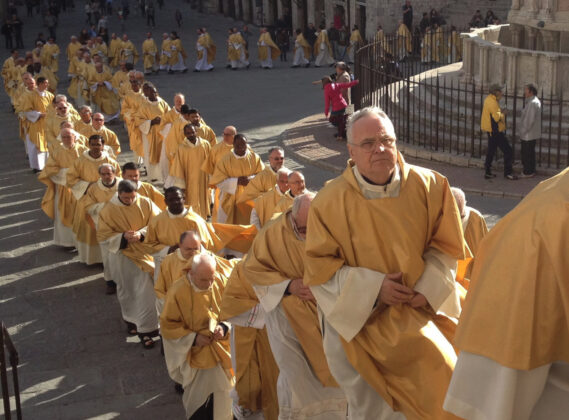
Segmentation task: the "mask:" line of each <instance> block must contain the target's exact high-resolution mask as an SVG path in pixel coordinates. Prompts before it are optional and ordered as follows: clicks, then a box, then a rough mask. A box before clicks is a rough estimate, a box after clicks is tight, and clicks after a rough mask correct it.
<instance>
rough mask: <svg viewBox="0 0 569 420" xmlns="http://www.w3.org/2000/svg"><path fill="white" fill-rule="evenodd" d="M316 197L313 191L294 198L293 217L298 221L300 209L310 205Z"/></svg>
mask: <svg viewBox="0 0 569 420" xmlns="http://www.w3.org/2000/svg"><path fill="white" fill-rule="evenodd" d="M315 196H316V194H314V193H313V192H312V191H306V192H305V193H304V194H301V195H297V196H296V197H294V201H293V202H292V217H293V218H294V219H296V216H297V215H298V212H299V211H300V209H301V208H302V207H304V206H305V205H309V204H310V203H311V202H312V200H313V199H314V197H315Z"/></svg>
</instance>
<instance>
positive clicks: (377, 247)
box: [281, 155, 494, 420]
mask: <svg viewBox="0 0 569 420" xmlns="http://www.w3.org/2000/svg"><path fill="white" fill-rule="evenodd" d="M398 159H399V162H398V163H399V168H400V176H401V179H400V190H399V192H398V195H396V196H390V197H385V198H377V199H368V198H366V197H365V196H364V195H363V194H362V189H361V187H360V185H359V183H358V180H357V179H356V175H355V174H354V170H355V168H353V167H352V165H353V163H352V162H351V161H350V162H349V163H348V167H347V168H346V170H345V171H344V173H343V174H342V175H341V176H340V177H338V178H336V179H334V180H333V181H331V182H329V183H328V184H327V185H326V186H325V187H324V188H323V189H322V190H321V191H320V192H319V193H318V195H317V196H316V198H315V199H314V201H313V202H312V206H311V208H310V215H309V218H308V228H307V229H308V232H309V234H308V236H307V241H306V260H305V264H306V272H305V276H304V283H305V284H306V285H308V286H317V285H322V284H324V283H327V282H328V281H329V280H330V279H332V278H333V276H334V275H335V274H336V272H337V271H338V270H340V269H341V268H342V267H343V266H348V267H359V268H366V269H369V270H373V271H376V272H379V273H398V272H402V273H403V284H404V285H405V286H407V287H409V288H411V289H414V288H415V286H416V283H417V280H418V279H419V278H420V277H421V276H422V275H423V273H424V270H425V260H424V255H425V253H426V252H427V251H428V250H435V251H438V252H441V253H443V254H444V255H445V256H447V257H448V258H450V259H457V260H458V259H463V258H464V238H463V235H462V228H461V226H460V216H459V213H458V209H457V207H456V204H455V202H454V200H453V196H452V193H451V191H450V188H449V185H448V181H447V180H446V178H444V177H443V176H441V175H440V174H438V173H436V172H434V171H430V170H428V169H424V168H420V167H417V166H413V165H409V164H407V163H405V162H404V160H403V158H402V157H401V155H399V158H398ZM281 252H282V251H281ZM437 273H438V272H437ZM357 280H358V278H357V277H354V280H353V281H357ZM456 285H457V286H458V284H456ZM451 286H453V288H454V287H455V285H451ZM345 287H349V284H347V286H345ZM354 287H355V286H354ZM451 290H453V289H451ZM492 318H493V319H494V314H493V315H492ZM337 325H340V321H337ZM342 328H344V327H342ZM454 328H455V324H454V322H453V321H452V320H451V319H449V318H447V317H446V316H444V315H436V314H435V313H434V311H433V310H432V309H431V307H430V306H429V305H427V306H426V307H423V308H412V307H411V306H410V305H407V304H399V305H392V306H386V305H383V304H380V305H378V306H377V307H375V309H374V310H373V311H372V312H371V315H370V316H369V318H368V319H367V320H366V321H365V322H364V324H363V326H362V328H361V329H360V330H359V331H358V332H357V333H356V334H355V336H354V337H353V338H352V339H351V340H350V341H349V342H346V341H345V339H344V338H343V337H341V336H340V339H341V342H342V345H343V348H344V351H345V353H346V356H347V358H348V360H349V362H350V364H351V365H352V366H353V367H354V368H355V369H356V370H357V371H358V372H359V374H360V375H361V376H362V377H363V378H364V379H365V381H366V382H367V383H368V384H369V385H370V386H372V387H373V388H374V389H375V391H376V392H377V393H378V394H379V395H381V397H382V398H383V399H384V400H385V401H386V402H387V403H388V404H389V405H390V406H391V407H392V408H393V409H394V410H397V411H401V412H402V413H403V414H404V415H405V416H406V417H407V419H409V420H412V419H417V420H419V419H422V420H426V419H430V420H439V419H447V418H455V417H454V416H452V415H450V414H449V413H446V412H444V411H443V408H442V406H443V401H444V398H445V394H446V391H447V388H448V384H449V381H450V378H451V375H452V372H453V369H454V364H455V362H456V354H455V352H454V349H453V347H452V346H451V344H450V342H449V341H448V340H452V336H453V333H454Z"/></svg>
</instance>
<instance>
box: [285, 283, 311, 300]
mask: <svg viewBox="0 0 569 420" xmlns="http://www.w3.org/2000/svg"><path fill="white" fill-rule="evenodd" d="M288 291H289V292H290V294H291V295H295V296H297V297H299V298H300V299H302V300H312V301H316V299H315V298H314V295H313V294H312V292H311V291H310V288H309V287H308V286H305V285H304V283H303V282H302V279H294V280H291V281H290V283H289V284H288Z"/></svg>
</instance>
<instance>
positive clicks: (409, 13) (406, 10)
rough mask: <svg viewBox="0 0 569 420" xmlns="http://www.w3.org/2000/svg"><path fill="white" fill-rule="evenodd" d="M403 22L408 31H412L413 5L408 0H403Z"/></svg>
mask: <svg viewBox="0 0 569 420" xmlns="http://www.w3.org/2000/svg"><path fill="white" fill-rule="evenodd" d="M403 23H404V24H405V26H407V29H409V31H413V6H411V2H410V1H409V0H405V4H404V5H403Z"/></svg>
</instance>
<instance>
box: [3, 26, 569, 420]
mask: <svg viewBox="0 0 569 420" xmlns="http://www.w3.org/2000/svg"><path fill="white" fill-rule="evenodd" d="M403 24H405V23H403ZM78 38H79V37H72V38H71V42H70V43H69V45H68V46H67V50H66V55H67V58H68V68H67V74H68V75H70V78H71V83H70V87H69V89H68V93H69V95H70V96H71V98H72V99H73V101H71V100H68V98H67V96H65V95H63V94H60V93H58V91H57V90H56V88H55V87H54V86H53V84H52V83H51V81H50V77H52V78H54V77H55V81H57V79H56V75H57V72H58V70H59V67H58V54H60V50H59V47H58V46H57V45H56V44H55V42H54V39H53V38H52V37H50V38H49V39H48V40H47V43H46V44H45V45H42V46H39V45H38V47H37V50H34V51H32V52H30V56H29V57H28V56H27V57H26V58H20V57H19V56H18V52H17V50H14V51H13V53H12V56H11V57H10V58H8V59H7V60H6V62H5V63H4V65H3V68H2V76H3V77H4V86H5V89H6V92H7V94H8V95H9V96H10V99H11V101H12V105H13V107H14V111H15V115H16V118H18V120H19V127H20V130H19V134H20V137H21V138H22V140H23V142H24V145H25V149H26V153H27V155H28V158H29V164H30V167H31V168H32V169H33V170H34V172H35V173H37V176H38V180H39V181H40V182H42V183H43V184H45V185H46V192H45V195H44V197H43V199H42V203H41V206H42V210H43V211H44V212H45V214H46V215H47V216H49V217H50V218H51V219H52V220H53V226H54V245H56V246H60V247H63V248H65V249H66V250H67V251H71V252H77V253H78V259H79V261H80V262H82V263H85V264H88V265H91V264H102V275H103V278H104V279H105V287H106V288H105V292H106V293H107V294H109V295H116V297H117V299H118V302H119V305H120V310H121V314H120V317H121V318H122V320H123V321H124V323H125V331H126V333H127V334H129V335H133V336H138V337H139V339H140V342H141V345H142V346H143V347H144V348H145V349H149V350H150V349H152V348H154V347H155V346H156V342H158V341H160V342H161V343H162V345H163V350H164V358H165V365H166V369H167V371H168V374H169V375H170V377H171V378H172V381H173V386H174V387H175V389H176V390H177V391H178V392H180V393H182V394H183V395H182V402H183V405H184V408H185V412H186V417H187V418H190V419H216V420H218V419H231V418H233V416H235V418H238V419H245V418H247V419H254V418H265V419H271V420H272V419H277V418H281V419H294V418H313V419H322V420H324V419H326V420H328V419H342V420H345V419H346V417H348V418H350V419H354V420H360V419H361V420H367V419H370V418H382V419H390V420H396V419H403V418H408V419H419V418H420V419H432V420H435V419H437V420H438V419H443V418H456V417H454V415H456V416H459V417H462V418H466V419H474V418H478V417H477V416H479V415H480V414H479V413H483V414H484V416H485V418H489V419H510V418H511V419H514V418H515V419H517V418H529V417H530V414H531V413H532V410H548V411H547V412H549V413H551V410H552V404H551V400H548V401H549V403H548V404H547V407H544V404H542V403H541V400H540V397H542V396H543V395H546V394H547V395H555V393H556V392H557V393H559V392H564V391H563V390H562V389H563V386H564V385H563V383H564V382H563V381H565V383H567V377H566V376H567V375H566V366H567V365H566V363H565V362H566V361H567V360H566V354H567V351H568V350H567V348H566V343H567V342H568V341H569V338H568V337H567V336H568V331H569V329H567V325H566V320H565V319H564V318H563V317H562V316H559V313H558V312H557V311H559V310H560V309H559V308H565V309H567V308H568V307H569V302H567V295H568V294H567V293H566V288H567V287H566V282H564V281H563V279H564V273H565V272H566V270H565V268H569V267H566V265H567V261H568V260H567V258H563V255H562V251H561V249H564V247H563V245H564V242H565V241H566V238H567V237H568V236H569V231H568V229H569V225H568V223H567V217H566V203H567V185H568V182H569V172H567V171H565V172H563V173H562V174H560V175H559V176H557V177H554V178H552V179H551V180H548V181H546V182H545V183H543V184H541V185H540V186H539V187H538V188H537V189H536V190H535V191H534V192H532V193H531V194H530V195H529V196H528V197H527V198H526V200H525V201H524V202H523V203H522V204H521V205H520V206H518V207H517V208H516V209H515V210H514V212H512V214H511V215H510V216H509V217H506V218H504V219H503V220H502V221H501V222H500V223H499V224H498V225H497V226H496V227H495V228H493V230H492V231H490V232H488V229H487V227H486V223H485V221H484V218H483V216H482V215H481V214H480V213H479V212H477V211H476V210H475V209H473V208H471V207H468V206H467V205H466V199H465V196H464V193H463V192H462V191H461V190H459V189H457V188H451V187H450V185H449V184H448V181H447V180H446V178H444V177H443V176H442V175H440V174H438V173H437V172H435V171H432V170H429V169H427V168H422V167H419V166H415V165H411V164H409V163H407V162H406V161H405V159H404V158H403V156H402V155H401V154H400V153H399V152H398V149H397V136H396V133H395V129H394V125H393V123H392V122H391V120H390V119H389V117H388V116H387V115H386V114H385V113H384V112H383V111H381V110H380V109H377V108H365V109H362V110H359V111H357V112H355V113H354V114H353V115H352V116H351V117H350V119H349V121H348V124H347V127H345V126H344V124H345V121H346V120H345V107H346V104H347V102H348V101H346V99H347V97H348V96H349V94H348V92H347V91H346V89H348V88H350V87H351V86H354V85H355V84H357V81H351V79H350V76H349V73H348V72H346V68H347V65H346V64H345V63H338V64H337V65H336V73H335V74H334V79H335V80H334V83H333V80H332V77H327V78H324V79H322V81H321V83H322V86H323V88H324V91H325V97H326V98H327V102H326V113H328V112H331V113H332V117H334V118H333V120H334V121H336V122H337V124H338V125H339V126H340V127H341V129H340V128H339V130H341V131H342V134H343V135H344V136H345V137H346V139H347V146H348V151H349V155H350V158H351V159H350V162H349V163H348V165H347V167H346V169H345V171H344V172H343V174H342V175H340V176H339V177H337V178H335V179H333V180H331V181H329V182H328V183H327V184H326V185H325V186H324V188H322V189H321V190H320V191H319V192H318V193H317V194H315V193H314V192H311V191H309V190H308V189H307V188H306V182H305V178H304V175H303V174H302V173H301V172H299V171H291V170H289V169H288V168H287V167H286V161H285V153H284V150H283V149H282V148H280V147H274V148H272V149H271V150H269V153H268V162H267V163H264V162H263V160H262V159H261V157H260V156H259V155H258V154H257V153H255V151H254V150H253V148H252V146H251V145H250V144H249V142H248V140H247V137H246V135H244V134H242V133H239V132H238V130H237V129H236V127H235V126H233V125H231V124H230V125H227V126H226V127H225V128H224V130H223V132H222V134H221V137H222V139H221V141H219V142H218V141H217V136H216V134H215V132H214V131H213V130H212V129H211V128H210V127H209V126H208V125H207V124H206V121H205V119H206V118H207V116H204V115H201V113H200V112H199V110H198V109H197V108H196V107H193V106H191V105H190V104H188V103H186V99H185V96H184V95H183V93H177V94H176V95H175V96H174V98H173V99H172V102H171V103H170V104H169V103H168V102H167V101H166V100H165V99H164V98H161V97H160V95H159V87H157V86H155V85H154V84H153V83H151V82H150V81H148V80H147V79H146V74H149V73H152V72H155V71H159V70H164V71H168V72H183V71H185V70H186V67H185V64H184V59H185V57H184V54H185V52H184V49H183V46H182V44H181V41H180V39H179V37H178V36H177V34H176V32H172V33H171V34H164V38H163V43H162V48H161V49H160V50H158V48H156V43H155V42H154V41H153V39H152V36H151V34H150V33H149V34H148V36H147V40H146V41H145V42H144V44H143V46H142V55H143V70H144V71H143V72H141V71H137V70H134V65H135V64H136V62H137V61H138V59H139V58H140V56H139V53H138V50H137V48H136V47H135V46H134V45H133V44H132V42H131V41H129V39H128V37H127V36H126V35H124V36H123V37H122V39H119V38H118V37H116V35H115V36H112V38H111V39H112V41H111V43H110V44H109V46H108V48H107V46H106V45H105V44H104V41H103V40H102V39H99V38H100V37H95V38H94V39H93V38H92V37H89V38H88V39H86V40H85V41H84V42H81V41H80V40H79V39H78ZM303 38H304V36H303V34H302V33H298V37H297V40H298V39H300V40H302V39H303ZM113 41H114V43H113ZM305 41H306V39H305ZM327 41H328V42H327ZM247 42H248V38H246V37H244V36H243V34H242V32H241V31H238V30H237V29H236V28H232V29H231V30H230V31H229V36H228V44H227V54H228V55H227V58H228V63H227V64H228V65H229V66H230V67H232V68H239V67H247V66H248V63H247V59H248V57H247V55H246V51H247V50H246V48H247ZM164 43H166V44H164ZM306 43H307V44H308V42H307V41H306ZM212 44H213V42H212V41H211V37H209V34H208V33H207V31H206V30H205V28H200V29H198V41H197V43H196V49H197V53H198V57H197V59H198V64H199V68H198V65H196V70H199V71H202V70H206V71H207V70H211V68H208V66H211V65H212V64H211V61H210V59H211V57H212V56H215V52H216V50H215V45H212ZM164 45H167V47H164ZM299 45H300V47H299V48H302V50H303V55H304V59H305V60H308V57H307V54H306V53H305V52H304V51H305V50H304V49H305V48H306V49H308V48H310V51H313V52H315V53H318V54H316V59H317V60H318V56H320V54H323V53H324V52H326V54H330V51H329V49H328V46H330V43H329V40H327V38H326V31H325V29H322V30H321V31H320V33H319V35H318V37H317V38H316V40H315V45H314V46H313V47H312V46H310V44H308V47H305V46H304V45H303V44H302V43H300V42H299ZM316 45H318V47H316ZM321 45H324V46H325V47H324V48H321V47H320V46H321ZM46 47H47V48H46ZM200 47H201V49H200ZM258 47H259V57H260V58H261V60H262V63H264V64H263V65H264V66H269V64H271V63H272V62H270V61H269V60H270V59H271V60H272V59H276V57H278V56H275V55H274V50H275V48H277V49H278V46H277V45H276V44H275V43H274V42H273V40H272V38H271V37H270V35H269V33H268V31H266V30H265V29H263V30H262V32H261V36H260V37H259V40H258ZM263 49H264V50H263ZM261 51H264V53H263V54H261ZM279 55H280V52H279ZM295 58H296V57H295ZM302 64H303V65H306V64H305V63H302ZM30 65H31V67H30ZM115 68H116V71H114V74H113V73H112V70H115ZM269 68H270V67H269ZM42 72H43V73H42ZM145 73H146V74H145ZM527 89H528V91H529V92H530V93H532V94H535V93H536V91H535V88H534V87H533V86H528V87H527ZM534 91H535V92H534ZM493 95H494V99H495V100H496V101H497V100H498V99H499V98H497V95H498V92H497V91H495V92H493ZM491 99H492V98H491ZM489 106H490V105H489ZM330 108H331V110H330ZM530 112H531V113H532V114H533V115H534V117H535V114H536V113H537V111H536V110H535V109H533V110H531V111H528V113H530ZM488 117H489V118H492V120H489V121H488V122H489V123H490V125H491V126H490V130H489V137H490V136H494V137H495V140H496V141H497V142H499V141H500V140H499V138H500V134H499V132H500V128H501V126H500V120H501V118H502V114H501V113H500V109H499V108H498V109H495V107H494V108H489V109H488ZM528 118H529V117H528ZM112 119H120V120H121V121H122V123H123V124H124V125H125V128H126V131H127V133H128V144H129V147H130V149H131V150H132V151H133V152H134V158H133V160H132V161H130V162H126V163H124V164H123V165H119V163H118V161H117V156H119V155H120V154H121V153H122V149H121V142H120V141H119V138H118V136H117V135H116V133H114V132H113V130H111V129H110V128H109V127H107V126H106V125H105V123H106V122H108V121H109V120H112ZM492 121H493V123H492ZM494 126H496V127H495V128H496V129H494ZM339 134H340V133H339ZM528 136H529V138H528V140H530V138H531V135H530V134H528ZM123 140H125V141H123V145H124V144H125V143H126V139H123ZM528 165H531V162H530V163H528ZM528 171H532V168H531V167H528ZM533 171H535V167H534V168H533ZM141 173H144V174H145V175H146V177H147V178H148V180H150V182H144V181H142V180H141ZM552 214H553V215H555V216H556V219H555V220H556V221H557V222H558V223H557V224H555V227H554V228H553V224H551V223H542V222H537V221H536V220H541V219H544V220H545V218H550V217H551V215H552ZM535 232H537V233H538V234H537V235H535V236H532V240H531V241H528V240H527V238H528V237H529V235H534V234H535ZM524 235H526V236H524ZM504 238H507V241H504ZM483 239H484V240H483ZM549 241H551V242H549ZM551 243H552V244H554V246H553V247H550V246H549V245H550V244H551ZM516 252H519V253H520V254H522V253H523V254H524V255H526V256H527V258H525V259H524V261H519V263H518V264H515V268H514V269H512V267H511V259H512V255H513V253H516ZM510 270H513V271H514V272H515V276H514V275H512V273H511V271H510ZM496 279H500V280H501V281H496ZM538 279H539V281H537V280H538ZM520 285H521V286H523V290H531V291H534V290H536V293H535V294H531V295H530V294H525V293H517V292H515V290H519V288H520V287H521V286H520ZM552 290H556V291H557V290H559V293H552ZM465 297H468V301H466V304H465ZM463 305H465V306H464V308H465V310H464V311H462V308H463ZM488 308H493V310H494V311H490V310H489V309H488ZM538 308H539V309H540V310H539V311H538V310H537V309H538ZM509 309H511V310H515V311H516V312H515V313H514V312H509ZM528 310H529V311H534V313H533V315H535V316H537V317H538V319H537V321H536V322H537V323H538V325H539V326H543V325H545V324H547V325H549V327H548V328H543V329H541V328H537V329H536V328H535V324H532V322H533V321H532V320H529V321H528V320H527V318H526V317H524V316H517V315H520V314H523V313H525V312H526V311H528ZM512 314H514V315H512ZM515 314H517V315H515ZM495 315H496V316H495ZM117 316H118V315H117ZM458 320H460V323H461V325H460V327H459V328H458V329H457V322H458ZM497 326H498V327H497ZM530 330H532V332H533V335H532V336H531V337H529V338H528V339H527V340H526V339H525V334H526V333H527V331H530ZM508 332H511V334H507V333H508ZM455 333H456V334H455ZM455 337H456V338H455ZM459 350H460V351H461V353H460V355H458V351H459ZM453 372H454V373H453ZM505 377H507V378H508V379H507V381H506V382H507V384H506V385H502V384H503V383H504V382H503V379H504V378H505ZM560 383H561V385H560ZM504 388H507V389H508V391H512V392H503V390H504ZM565 392H566V391H565ZM542 394H543V395H542ZM567 400H568V399H567V398H559V397H557V398H556V399H555V400H554V404H553V409H554V411H558V412H559V413H561V415H564V414H565V413H566V412H567V411H566V409H567V408H566V407H563V404H565V401H567ZM540 404H541V405H540ZM512 407H515V408H516V409H515V410H514V411H512ZM508 410H509V411H508ZM451 413H453V414H451ZM534 413H535V411H534ZM538 413H539V411H538ZM536 418H539V417H536ZM549 418H555V417H551V416H550V417H549ZM559 418H561V417H559Z"/></svg>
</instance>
